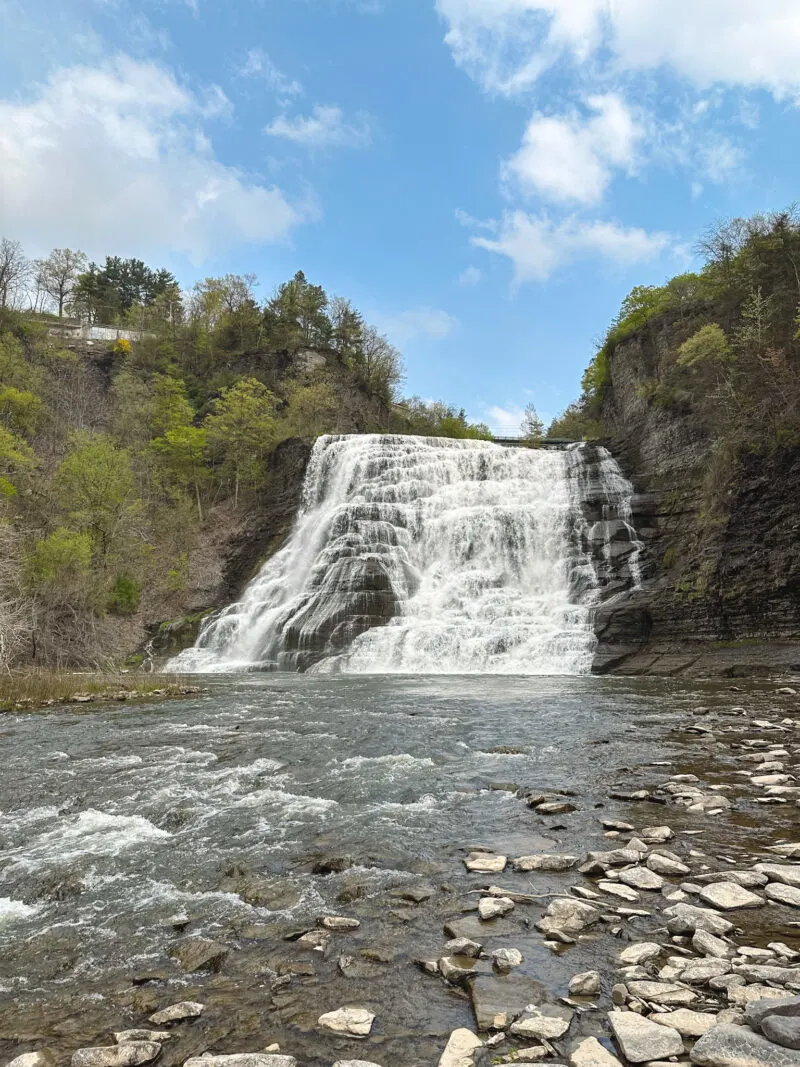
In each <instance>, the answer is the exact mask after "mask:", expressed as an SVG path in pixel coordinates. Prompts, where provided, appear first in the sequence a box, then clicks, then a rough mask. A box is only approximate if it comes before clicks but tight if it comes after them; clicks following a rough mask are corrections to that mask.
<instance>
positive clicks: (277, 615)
mask: <svg viewBox="0 0 800 1067" xmlns="http://www.w3.org/2000/svg"><path fill="white" fill-rule="evenodd" d="M586 447H587V448H588V449H591V450H592V453H593V462H592V463H591V464H590V465H588V464H587V461H586V457H585V455H584V451H585V450H584V448H583V447H582V446H576V447H574V448H572V449H569V450H567V451H550V450H539V449H526V448H504V447H501V446H499V445H495V444H492V443H491V442H486V441H457V440H451V439H446V438H421V437H402V436H393V435H377V434H375V435H357V436H356V435H353V436H327V437H322V438H320V439H319V441H318V442H317V444H316V446H315V448H314V451H313V454H312V457H311V461H310V463H309V467H308V470H307V473H306V479H305V487H304V503H303V507H302V509H301V512H300V514H299V515H298V518H297V520H296V522H295V526H294V528H293V530H292V533H291V535H290V537H289V539H288V541H287V543H286V545H285V546H284V547H283V548H282V549H281V550H280V551H279V552H278V553H276V554H275V555H274V556H273V557H272V558H271V559H270V560H268V561H267V562H266V563H265V564H264V566H263V567H262V570H261V572H260V574H259V575H258V576H257V577H256V578H255V579H254V581H253V582H252V583H251V584H250V586H249V587H248V588H247V590H246V591H245V594H244V596H243V598H242V600H241V601H240V602H239V603H237V604H232V605H231V606H229V607H228V608H226V609H224V610H223V611H222V612H220V613H218V614H216V615H214V616H213V617H211V618H210V619H209V620H207V621H206V623H205V625H204V626H203V629H202V631H201V633H200V636H199V638H198V641H197V644H196V646H195V647H194V648H192V649H187V650H186V651H184V652H182V653H181V654H180V655H179V656H178V657H176V658H175V659H174V660H172V661H171V663H170V664H169V669H170V670H176V671H189V672H219V671H237V670H243V669H254V668H255V669H280V670H315V671H343V672H346V673H376V674H380V673H409V674H491V673H496V674H553V675H555V674H581V673H586V672H588V671H589V669H590V667H591V662H592V656H593V653H594V648H595V643H596V641H595V636H594V632H593V629H592V623H591V612H592V605H593V604H594V603H595V602H596V601H597V599H598V597H599V595H600V590H601V588H602V587H603V585H604V584H607V583H608V580H609V579H608V576H607V575H605V574H604V573H603V568H602V561H603V560H604V559H610V554H611V553H612V552H614V551H618V550H615V548H614V546H615V544H617V545H618V544H619V543H621V542H622V541H623V540H625V538H623V537H622V536H621V531H623V530H624V531H628V534H629V536H628V537H627V542H626V543H627V544H628V548H627V550H626V554H627V556H628V560H629V574H630V580H631V582H632V583H634V584H638V571H637V569H636V559H638V549H637V547H636V545H637V543H636V541H635V533H634V532H633V530H632V527H631V526H630V522H629V520H630V495H631V487H630V485H629V483H628V482H627V481H625V479H624V478H623V477H622V475H621V473H620V472H619V468H618V467H617V465H616V463H615V462H614V460H613V459H612V458H611V457H610V455H609V454H608V453H607V452H606V451H605V450H604V449H598V448H597V447H596V446H586ZM593 520H594V521H593ZM598 546H599V547H598ZM598 560H600V561H601V565H600V566H599V567H598V563H597V561H598Z"/></svg>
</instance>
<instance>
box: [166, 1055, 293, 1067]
mask: <svg viewBox="0 0 800 1067" xmlns="http://www.w3.org/2000/svg"><path fill="white" fill-rule="evenodd" d="M183 1067H297V1060H296V1059H295V1058H294V1056H276V1055H273V1054H272V1053H270V1052H239V1053H234V1054H233V1055H230V1056H208V1055H206V1056H197V1057H194V1058H193V1059H190V1060H186V1062H185V1063H184V1065H183Z"/></svg>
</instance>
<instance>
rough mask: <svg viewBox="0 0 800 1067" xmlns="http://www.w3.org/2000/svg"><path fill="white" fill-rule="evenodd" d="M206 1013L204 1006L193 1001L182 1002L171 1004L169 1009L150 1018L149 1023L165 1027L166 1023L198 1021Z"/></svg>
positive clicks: (164, 1009) (163, 1009)
mask: <svg viewBox="0 0 800 1067" xmlns="http://www.w3.org/2000/svg"><path fill="white" fill-rule="evenodd" d="M204 1011H205V1005H204V1004H198V1003H197V1002H196V1001H193V1000H182V1001H180V1002H179V1003H178V1004H170V1006H169V1007H168V1008H162V1009H161V1010H160V1011H157V1012H155V1013H154V1014H153V1015H151V1016H150V1018H149V1019H148V1022H151V1023H153V1025H154V1026H164V1025H165V1024H166V1023H180V1022H184V1021H185V1020H186V1019H196V1018H198V1016H200V1015H202V1014H203V1012H204Z"/></svg>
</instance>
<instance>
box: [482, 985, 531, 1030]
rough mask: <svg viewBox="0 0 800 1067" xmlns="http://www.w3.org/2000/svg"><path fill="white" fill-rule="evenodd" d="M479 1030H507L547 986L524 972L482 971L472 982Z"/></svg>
mask: <svg viewBox="0 0 800 1067" xmlns="http://www.w3.org/2000/svg"><path fill="white" fill-rule="evenodd" d="M469 995H470V999H471V1000H472V1010H473V1012H474V1013H475V1022H476V1023H477V1026H478V1029H479V1030H504V1029H505V1028H506V1027H508V1026H510V1025H511V1023H512V1022H513V1021H514V1020H515V1019H516V1018H517V1016H519V1015H521V1014H522V1013H523V1012H524V1011H525V1008H526V1007H527V1006H528V1005H529V1004H531V1003H533V1002H536V1001H537V1000H540V999H541V998H542V996H543V995H544V987H543V986H542V985H540V984H539V983H538V982H536V981H534V979H533V978H526V977H524V976H523V975H516V974H515V975H507V976H504V977H499V976H496V975H478V977H477V978H475V979H473V980H472V981H471V982H470V983H469Z"/></svg>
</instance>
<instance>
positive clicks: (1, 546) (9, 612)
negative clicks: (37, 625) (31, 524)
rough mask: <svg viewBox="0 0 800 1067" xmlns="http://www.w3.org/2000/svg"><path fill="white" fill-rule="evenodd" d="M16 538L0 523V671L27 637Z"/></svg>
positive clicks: (10, 530) (7, 525)
mask: <svg viewBox="0 0 800 1067" xmlns="http://www.w3.org/2000/svg"><path fill="white" fill-rule="evenodd" d="M20 573H21V552H20V546H19V538H18V535H17V532H16V530H15V529H14V527H13V526H12V525H11V523H10V522H5V521H3V520H0V671H7V670H8V669H9V668H10V667H11V665H12V663H13V662H14V659H15V658H16V656H17V655H18V654H19V653H20V652H21V651H22V648H23V646H24V645H25V643H26V642H27V640H28V638H29V636H30V613H29V611H28V609H27V605H26V604H25V602H24V600H23V597H22V594H21V590H20Z"/></svg>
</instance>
